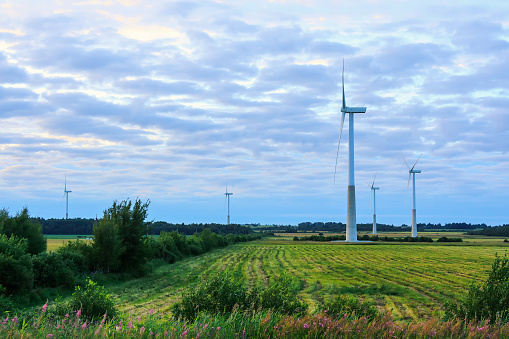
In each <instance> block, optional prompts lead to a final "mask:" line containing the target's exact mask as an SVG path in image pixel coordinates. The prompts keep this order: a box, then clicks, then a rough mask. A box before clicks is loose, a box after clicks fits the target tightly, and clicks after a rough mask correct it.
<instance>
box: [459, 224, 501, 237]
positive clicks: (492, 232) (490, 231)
mask: <svg viewBox="0 0 509 339" xmlns="http://www.w3.org/2000/svg"><path fill="white" fill-rule="evenodd" d="M468 234H471V235H487V236H494V237H509V225H505V224H504V225H502V226H495V227H488V228H485V229H482V230H477V231H471V232H468Z"/></svg>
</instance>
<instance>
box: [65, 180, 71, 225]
mask: <svg viewBox="0 0 509 339" xmlns="http://www.w3.org/2000/svg"><path fill="white" fill-rule="evenodd" d="M71 192H72V191H68V190H67V174H66V175H65V182H64V195H65V218H66V219H68V218H69V193H71Z"/></svg>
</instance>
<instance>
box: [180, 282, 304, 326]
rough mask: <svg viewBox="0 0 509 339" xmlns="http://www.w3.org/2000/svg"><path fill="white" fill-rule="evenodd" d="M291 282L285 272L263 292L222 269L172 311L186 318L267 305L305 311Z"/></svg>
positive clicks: (288, 311)
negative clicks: (202, 313) (239, 280)
mask: <svg viewBox="0 0 509 339" xmlns="http://www.w3.org/2000/svg"><path fill="white" fill-rule="evenodd" d="M291 286H292V281H291V280H290V279H289V278H288V277H285V276H283V277H278V278H277V279H276V281H275V282H274V283H273V284H272V285H270V286H269V288H268V289H266V290H265V291H263V292H260V289H259V288H253V289H251V290H248V289H247V288H246V287H244V286H243V285H242V284H240V283H238V282H235V281H233V280H232V278H231V277H230V276H229V274H228V272H221V273H219V274H218V275H216V276H215V277H214V278H212V279H211V280H209V281H204V282H202V283H201V284H200V285H199V286H197V287H196V288H195V289H194V290H191V291H189V292H187V293H186V294H184V295H183V296H182V300H181V301H180V302H179V303H176V304H174V305H173V309H172V312H173V316H174V317H175V318H177V319H178V318H182V319H184V320H186V321H193V320H194V319H195V318H196V317H197V316H198V314H200V313H201V312H204V313H209V314H227V313H232V312H245V311H257V310H259V309H264V310H272V311H274V312H277V313H280V314H302V313H304V312H305V311H306V309H307V305H306V304H305V303H302V302H300V301H299V300H298V298H297V293H295V290H294V289H292V288H291Z"/></svg>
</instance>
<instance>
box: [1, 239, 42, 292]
mask: <svg viewBox="0 0 509 339" xmlns="http://www.w3.org/2000/svg"><path fill="white" fill-rule="evenodd" d="M27 251H28V245H27V240H26V239H20V238H17V237H15V236H11V237H7V236H6V235H5V234H0V285H1V286H3V287H4V288H5V291H6V293H7V294H13V293H21V292H26V291H30V290H32V288H33V282H34V273H33V268H32V258H31V256H30V255H29V254H28V252H27Z"/></svg>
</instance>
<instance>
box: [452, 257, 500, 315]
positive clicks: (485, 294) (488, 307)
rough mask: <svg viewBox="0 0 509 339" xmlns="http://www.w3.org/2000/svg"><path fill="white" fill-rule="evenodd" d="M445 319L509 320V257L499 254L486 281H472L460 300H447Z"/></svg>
mask: <svg viewBox="0 0 509 339" xmlns="http://www.w3.org/2000/svg"><path fill="white" fill-rule="evenodd" d="M444 306H445V319H447V320H448V319H454V318H457V319H468V320H472V319H477V320H487V319H489V320H491V321H492V322H494V321H499V320H501V321H504V322H506V321H509V259H508V258H507V255H505V256H504V257H503V258H501V257H499V256H498V255H496V256H495V260H494V261H493V264H492V266H491V272H490V273H489V275H488V278H487V279H486V281H485V282H484V283H480V284H475V283H472V284H471V285H470V287H469V290H468V295H467V297H466V298H465V299H464V300H461V301H460V302H447V303H446V304H445V305H444Z"/></svg>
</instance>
